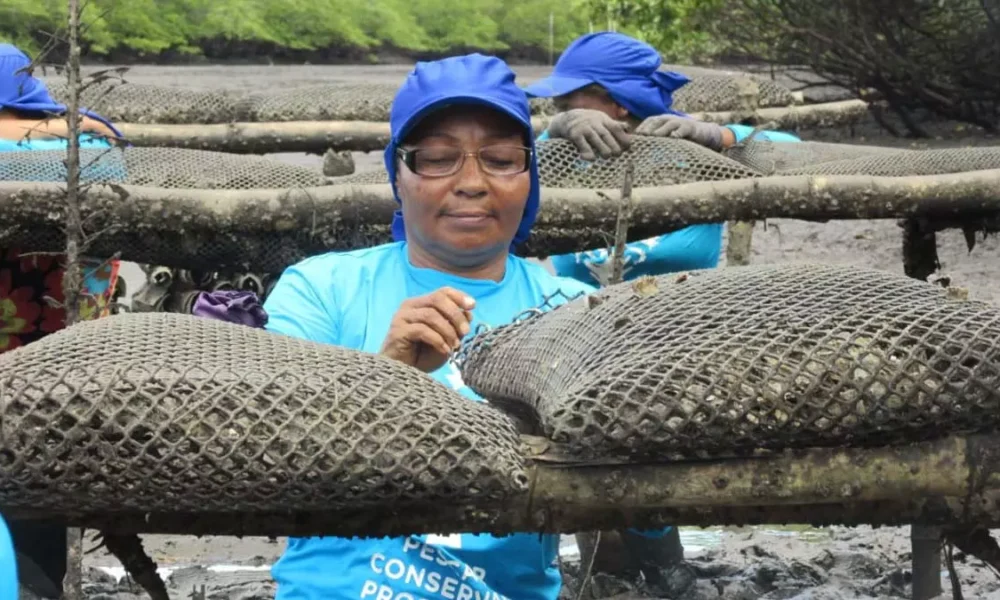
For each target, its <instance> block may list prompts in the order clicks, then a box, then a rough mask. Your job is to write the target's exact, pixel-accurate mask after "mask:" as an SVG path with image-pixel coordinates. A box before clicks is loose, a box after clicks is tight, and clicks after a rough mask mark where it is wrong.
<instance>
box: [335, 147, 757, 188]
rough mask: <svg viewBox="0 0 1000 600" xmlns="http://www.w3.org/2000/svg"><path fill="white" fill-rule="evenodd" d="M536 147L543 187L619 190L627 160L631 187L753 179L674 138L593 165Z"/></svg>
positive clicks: (352, 179)
mask: <svg viewBox="0 0 1000 600" xmlns="http://www.w3.org/2000/svg"><path fill="white" fill-rule="evenodd" d="M536 146H537V148H538V175H539V179H540V180H541V184H542V186H543V187H551V188H580V189H593V188H604V189H606V188H613V189H617V188H619V187H621V184H622V178H623V177H624V176H625V167H626V164H627V163H628V161H629V160H632V161H634V164H635V171H634V173H635V174H634V179H633V185H634V186H635V187H653V186H661V185H672V184H676V183H691V182H695V181H722V180H728V179H745V178H748V177H756V176H758V174H757V173H756V172H754V171H753V170H751V169H750V168H748V167H746V166H744V165H742V164H741V163H739V162H737V161H735V160H732V159H731V158H727V157H725V156H723V155H721V154H719V153H718V152H714V151H712V150H709V149H708V148H705V147H704V146H701V145H699V144H695V143H693V142H689V141H687V140H678V139H673V138H655V137H647V136H635V137H634V138H633V142H632V147H631V149H629V151H627V152H626V153H625V154H624V155H623V156H621V157H618V158H611V159H597V160H595V161H592V162H587V161H584V160H581V159H580V154H579V152H578V151H577V150H576V147H575V146H573V144H572V143H571V142H569V141H567V140H562V139H553V140H544V141H540V142H538V143H537V144H536ZM388 182H389V176H388V173H387V172H386V171H385V169H378V170H375V171H368V172H364V173H356V174H354V175H347V176H344V177H332V178H330V183H333V184H341V185H364V184H385V183H388Z"/></svg>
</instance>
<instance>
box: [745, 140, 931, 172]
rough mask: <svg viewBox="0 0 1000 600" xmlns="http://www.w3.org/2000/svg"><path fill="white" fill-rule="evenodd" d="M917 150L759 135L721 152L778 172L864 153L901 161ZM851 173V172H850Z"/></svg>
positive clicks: (755, 167) (756, 167) (761, 169)
mask: <svg viewBox="0 0 1000 600" xmlns="http://www.w3.org/2000/svg"><path fill="white" fill-rule="evenodd" d="M913 152H920V151H919V150H907V149H902V148H890V147H883V146H861V145H855V144H835V143H828V142H796V143H795V144H788V143H783V142H770V141H767V140H763V139H749V140H746V141H744V143H741V144H737V145H735V146H733V147H732V148H730V149H729V150H726V151H725V155H726V156H727V157H729V158H730V159H732V160H735V161H736V162H738V163H740V164H743V165H745V166H747V167H749V168H750V169H752V170H754V171H757V172H758V173H761V174H762V175H772V174H781V173H783V172H785V171H794V170H796V169H801V168H805V167H814V166H815V167H816V168H817V169H821V168H822V167H821V166H820V165H824V164H826V163H832V162H838V161H844V162H845V163H847V162H852V161H854V160H855V159H859V158H863V157H868V156H885V157H891V158H890V160H896V161H897V162H901V163H904V164H905V162H906V159H905V158H903V159H900V158H899V157H901V156H903V155H908V154H909V153H913ZM852 174H855V173H852Z"/></svg>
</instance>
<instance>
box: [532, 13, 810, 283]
mask: <svg viewBox="0 0 1000 600" xmlns="http://www.w3.org/2000/svg"><path fill="white" fill-rule="evenodd" d="M661 64H662V59H661V58H660V54H659V53H658V52H657V51H656V50H655V49H654V48H653V47H652V46H650V45H649V44H646V43H643V42H640V41H639V40H636V39H634V38H631V37H629V36H627V35H624V34H621V33H614V32H600V33H592V34H587V35H584V36H582V37H580V38H578V39H576V40H575V41H574V42H573V43H571V44H570V45H569V46H568V47H567V48H566V50H565V51H563V53H562V55H561V56H560V57H559V60H558V61H557V62H556V65H555V68H554V69H553V72H552V75H550V76H549V77H546V78H544V79H542V80H540V81H537V82H535V83H533V84H531V85H529V86H527V87H526V88H525V92H526V93H527V94H528V96H529V97H540V98H553V99H554V101H555V104H556V106H557V108H559V110H561V111H562V112H560V113H559V114H558V115H556V116H555V117H554V118H553V119H552V121H551V122H550V124H549V128H548V130H546V131H545V132H543V133H542V134H541V135H540V136H539V138H538V139H539V140H544V139H549V138H564V139H567V140H569V141H571V142H572V143H573V144H574V145H575V146H576V147H577V149H578V150H579V151H580V156H581V158H583V159H584V160H594V159H595V158H598V157H601V158H610V157H613V156H617V155H620V154H621V153H622V152H623V151H624V150H626V149H627V148H628V147H629V144H630V131H634V133H635V134H638V135H648V136H658V137H674V138H682V139H686V140H689V141H692V142H696V143H698V144H701V145H702V146H705V147H707V148H711V149H712V150H716V151H722V150H724V149H726V148H729V147H731V146H732V145H733V144H736V143H738V142H740V141H743V140H744V139H745V138H746V137H747V136H749V135H750V134H751V133H752V131H753V128H752V127H748V126H745V125H727V126H725V127H723V126H720V125H716V124H714V123H707V122H703V121H697V120H694V119H691V118H689V117H688V116H687V115H685V114H683V113H681V112H678V111H676V110H674V109H673V108H671V105H672V94H673V92H675V91H677V90H678V89H680V88H681V87H682V86H683V85H684V84H686V83H688V81H689V79H688V78H687V77H685V76H683V75H681V74H679V73H673V72H669V71H661V70H659V67H660V65H661ZM757 137H758V139H764V140H770V141H775V142H798V141H800V140H799V138H797V137H795V136H794V135H791V134H788V133H783V132H776V131H762V132H759V133H758V134H757ZM722 227H723V226H722V224H721V223H718V224H714V223H713V224H704V225H692V226H690V227H685V228H683V229H679V230H677V231H674V232H671V233H668V234H665V235H661V236H657V237H655V238H651V239H648V240H642V241H639V242H633V243H630V244H628V245H627V246H626V250H625V270H624V271H625V279H633V278H635V277H639V276H642V275H659V274H663V273H671V272H676V271H685V270H690V269H707V268H713V267H715V266H717V265H718V263H719V254H720V251H721V248H722ZM551 259H552V264H553V266H554V268H555V271H556V273H557V274H559V275H563V276H568V277H574V278H576V279H579V280H580V281H585V282H587V283H591V284H604V283H607V281H606V279H607V276H608V275H609V274H610V267H611V265H610V260H609V259H608V250H607V249H596V250H591V251H587V252H578V253H575V254H565V255H561V256H553V257H551Z"/></svg>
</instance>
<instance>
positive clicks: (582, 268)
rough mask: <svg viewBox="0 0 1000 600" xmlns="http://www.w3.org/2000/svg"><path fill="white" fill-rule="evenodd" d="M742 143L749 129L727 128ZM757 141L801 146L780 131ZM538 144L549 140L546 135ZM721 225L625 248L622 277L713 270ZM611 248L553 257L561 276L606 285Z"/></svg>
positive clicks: (695, 227) (692, 228)
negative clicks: (790, 143) (789, 143)
mask: <svg viewBox="0 0 1000 600" xmlns="http://www.w3.org/2000/svg"><path fill="white" fill-rule="evenodd" d="M727 127H728V128H729V129H730V130H731V131H732V132H733V133H734V134H735V136H736V141H737V142H742V141H743V140H745V139H746V138H747V137H748V136H749V135H750V134H751V133H752V132H753V127H748V126H746V125H727ZM757 137H758V138H760V139H762V140H768V141H772V142H799V141H801V140H800V139H799V138H797V137H796V136H794V135H792V134H790V133H784V132H781V131H761V132H759V133H758V134H757ZM537 139H538V141H542V140H547V139H549V132H548V131H543V132H542V134H541V135H539V136H538V138H537ZM722 229H723V224H722V223H707V224H703V225H691V226H688V227H685V228H683V229H678V230H677V231H672V232H670V233H666V234H663V235H658V236H655V237H652V238H649V239H645V240H640V241H637V242H630V243H628V244H626V245H625V254H624V257H623V258H624V268H623V277H624V278H625V279H635V278H636V277H641V276H643V275H662V274H664V273H676V272H678V271H691V270H694V269H711V268H714V267H716V266H718V264H719V255H720V254H721V252H722ZM609 255H610V248H595V249H593V250H585V251H583V252H574V253H571V254H561V255H558V256H552V257H550V258H551V260H552V266H553V267H554V268H555V271H556V273H557V274H558V275H560V276H562V277H572V278H574V279H576V280H578V281H583V282H586V283H588V284H590V285H603V284H604V283H606V282H607V280H608V279H609V277H610V275H611V261H610V260H609Z"/></svg>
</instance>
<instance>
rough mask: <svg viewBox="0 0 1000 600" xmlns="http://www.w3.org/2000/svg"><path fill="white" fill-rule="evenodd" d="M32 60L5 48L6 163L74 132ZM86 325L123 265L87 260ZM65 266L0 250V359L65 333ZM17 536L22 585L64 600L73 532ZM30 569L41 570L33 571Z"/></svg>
mask: <svg viewBox="0 0 1000 600" xmlns="http://www.w3.org/2000/svg"><path fill="white" fill-rule="evenodd" d="M30 64H31V61H30V60H29V59H28V57H27V56H26V55H25V54H24V52H22V51H21V50H19V49H18V48H17V47H15V46H12V45H10V44H0V164H2V163H3V153H7V152H32V151H39V150H65V149H66V147H67V146H68V142H67V139H66V138H67V136H68V134H69V126H68V123H67V121H66V119H65V118H63V117H62V115H65V114H66V107H65V106H64V105H62V104H59V103H57V102H56V101H55V100H53V99H52V97H51V96H50V95H49V92H48V89H47V88H46V87H45V84H44V83H43V82H42V81H41V80H39V79H37V78H35V77H34V76H32V74H31V73H30V72H28V70H27V69H28V67H29V66H30ZM82 112H84V115H83V118H82V119H81V123H80V126H81V131H82V132H84V133H83V134H82V135H81V136H80V146H81V147H83V148H109V147H111V142H110V141H109V140H108V139H107V138H118V137H121V134H120V132H118V130H117V129H115V127H114V126H113V125H112V124H111V123H109V122H108V121H107V120H105V119H103V118H101V117H99V116H97V115H94V114H93V113H90V112H86V111H82ZM82 267H83V273H84V277H85V282H84V285H85V290H84V292H85V298H84V306H83V312H84V315H83V316H84V317H85V318H94V317H98V316H104V315H107V314H108V312H109V306H110V304H111V302H112V299H113V297H114V293H115V286H116V283H117V281H118V261H102V260H86V261H84V263H83V264H82ZM63 272H64V263H63V261H62V259H61V257H59V256H53V255H26V254H24V253H22V252H21V251H19V250H18V249H16V248H0V352H6V351H8V350H13V349H14V348H18V347H20V346H23V345H25V344H28V343H31V342H33V341H35V340H38V339H40V338H42V337H44V336H46V335H48V334H50V333H53V332H55V331H58V330H60V329H62V328H64V327H65V321H66V312H65V310H63V309H62V308H59V307H56V306H53V305H51V304H50V303H48V302H46V301H45V299H44V298H45V296H50V297H51V298H52V299H54V300H55V301H56V302H62V300H63V289H62V276H63ZM8 525H9V528H10V536H11V538H12V539H13V543H14V547H15V549H16V552H17V556H18V566H19V568H20V570H21V571H22V572H25V571H28V570H30V571H31V572H33V573H34V574H35V576H32V577H27V578H26V577H23V576H22V578H21V579H22V582H23V583H24V584H25V585H26V586H27V587H29V588H30V589H32V591H34V592H35V593H36V594H38V595H41V596H43V597H49V598H57V597H59V595H60V593H61V590H62V579H63V575H64V574H65V569H66V562H65V560H66V528H65V527H61V526H59V525H47V524H39V523H35V522H22V521H15V520H11V521H10V522H9V523H8ZM28 563H34V564H33V567H37V568H32V569H29V568H28V567H27V564H28Z"/></svg>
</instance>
